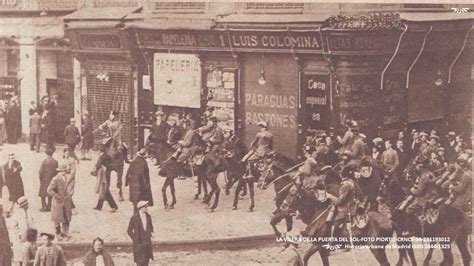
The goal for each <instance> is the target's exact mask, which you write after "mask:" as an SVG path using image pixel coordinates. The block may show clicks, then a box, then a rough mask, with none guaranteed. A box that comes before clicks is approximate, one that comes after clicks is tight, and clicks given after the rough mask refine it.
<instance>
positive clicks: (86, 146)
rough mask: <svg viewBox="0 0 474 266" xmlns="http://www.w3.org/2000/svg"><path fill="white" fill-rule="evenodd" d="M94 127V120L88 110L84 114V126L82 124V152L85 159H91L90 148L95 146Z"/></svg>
mask: <svg viewBox="0 0 474 266" xmlns="http://www.w3.org/2000/svg"><path fill="white" fill-rule="evenodd" d="M93 132H94V129H93V126H92V120H91V118H90V117H89V113H88V112H87V111H85V112H84V114H82V126H81V133H82V152H83V157H82V159H83V160H91V159H90V157H89V150H90V149H92V148H93V147H94V134H93Z"/></svg>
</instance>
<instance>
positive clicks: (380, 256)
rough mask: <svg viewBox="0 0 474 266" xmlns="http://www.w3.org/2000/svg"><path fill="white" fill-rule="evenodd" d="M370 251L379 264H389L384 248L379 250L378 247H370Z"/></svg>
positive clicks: (382, 265) (384, 265) (385, 265)
mask: <svg viewBox="0 0 474 266" xmlns="http://www.w3.org/2000/svg"><path fill="white" fill-rule="evenodd" d="M370 252H372V255H374V257H375V259H376V260H377V262H378V263H379V265H381V266H387V265H390V263H389V262H388V260H387V256H386V254H385V249H384V250H381V249H378V248H371V249H370Z"/></svg>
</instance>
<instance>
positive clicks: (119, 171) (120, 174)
mask: <svg viewBox="0 0 474 266" xmlns="http://www.w3.org/2000/svg"><path fill="white" fill-rule="evenodd" d="M115 172H116V173H117V188H118V190H119V197H118V200H119V201H123V193H122V177H123V165H121V166H118V167H117V169H116V171H115Z"/></svg>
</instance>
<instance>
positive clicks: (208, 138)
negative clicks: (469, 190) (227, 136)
mask: <svg viewBox="0 0 474 266" xmlns="http://www.w3.org/2000/svg"><path fill="white" fill-rule="evenodd" d="M198 132H199V134H200V135H201V136H202V140H203V141H204V142H205V143H206V144H207V148H206V152H210V151H214V152H219V151H220V149H221V148H222V147H221V146H222V144H223V143H224V131H223V130H222V128H220V127H219V125H218V124H217V116H215V115H213V116H211V117H210V118H209V124H208V125H206V126H203V127H200V128H199V129H198Z"/></svg>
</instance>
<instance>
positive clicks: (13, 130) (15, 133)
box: [7, 99, 21, 144]
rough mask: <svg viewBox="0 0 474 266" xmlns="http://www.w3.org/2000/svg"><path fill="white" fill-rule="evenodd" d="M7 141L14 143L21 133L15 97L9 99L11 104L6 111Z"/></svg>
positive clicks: (19, 112) (19, 111)
mask: <svg viewBox="0 0 474 266" xmlns="http://www.w3.org/2000/svg"><path fill="white" fill-rule="evenodd" d="M7 132H8V133H7V134H8V143H10V144H16V143H17V141H18V139H19V138H20V135H21V110H20V107H19V106H18V102H17V100H15V99H12V100H11V106H10V108H8V113H7Z"/></svg>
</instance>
